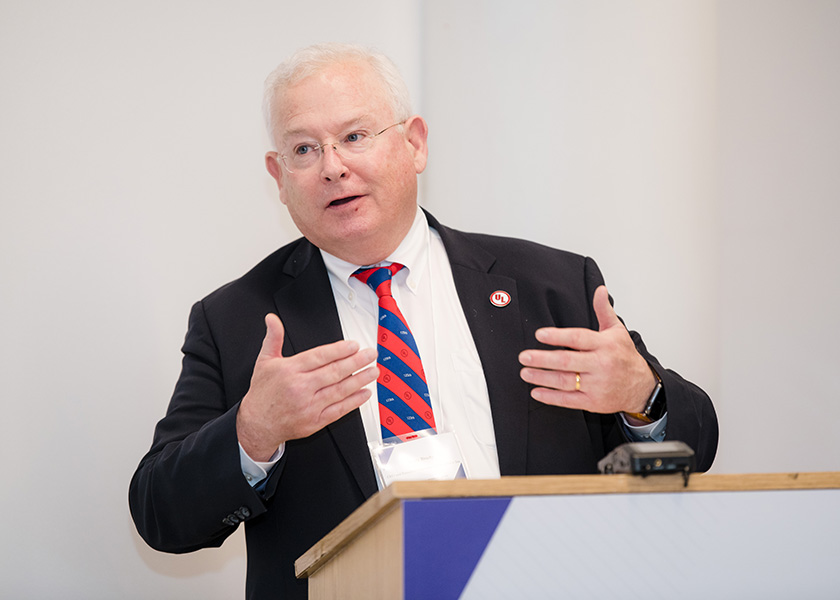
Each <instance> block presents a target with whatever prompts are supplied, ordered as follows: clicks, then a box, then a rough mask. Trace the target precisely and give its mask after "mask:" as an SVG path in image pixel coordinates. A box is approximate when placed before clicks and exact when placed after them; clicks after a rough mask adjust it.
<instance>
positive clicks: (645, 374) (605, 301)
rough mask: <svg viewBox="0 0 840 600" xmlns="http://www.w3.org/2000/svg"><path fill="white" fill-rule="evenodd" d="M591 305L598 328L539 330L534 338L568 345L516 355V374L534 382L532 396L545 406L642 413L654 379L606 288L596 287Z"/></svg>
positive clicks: (548, 342) (554, 343) (654, 381)
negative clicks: (517, 370) (519, 367)
mask: <svg viewBox="0 0 840 600" xmlns="http://www.w3.org/2000/svg"><path fill="white" fill-rule="evenodd" d="M592 304H593V307H594V309H595V315H596V317H597V318H598V327H599V328H598V331H592V330H591V329H584V328H575V327H564V328H558V327H544V328H542V329H538V330H537V332H536V338H537V340H538V341H539V342H542V343H543V344H547V345H550V346H563V347H565V348H567V349H562V350H525V351H524V352H522V353H520V355H519V362H520V363H522V365H524V368H523V369H522V371H521V377H522V379H523V380H524V381H526V382H528V383H531V384H533V385H536V386H539V387H536V388H534V389H533V390H532V391H531V396H532V397H533V398H534V399H535V400H538V401H540V402H544V403H546V404H553V405H555V406H565V407H568V408H575V409H582V410H586V411H589V412H595V413H615V412H619V411H624V412H641V411H642V410H644V406H645V403H646V401H647V399H648V398H649V397H650V394H651V393H652V392H653V388H654V387H655V385H656V378H655V377H654V376H653V373H652V372H651V370H650V368H649V367H648V364H647V361H645V359H644V358H643V357H642V355H641V354H639V353H638V352H637V351H636V347H635V346H634V345H633V340H632V339H631V338H630V334H629V333H628V331H627V329H626V328H625V327H624V325H623V324H622V323H621V321H619V319H618V316H617V315H616V314H615V311H614V310H613V307H612V305H610V302H609V296H608V294H607V288H606V287H604V286H603V285H602V286H599V287H598V289H596V290H595V296H594V298H593V300H592ZM578 378H579V379H578ZM576 387H577V388H579V389H578V390H577V391H576Z"/></svg>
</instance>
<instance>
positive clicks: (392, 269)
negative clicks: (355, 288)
mask: <svg viewBox="0 0 840 600" xmlns="http://www.w3.org/2000/svg"><path fill="white" fill-rule="evenodd" d="M402 268H403V266H402V265H401V264H399V263H391V264H390V265H389V266H387V267H369V268H364V267H363V268H361V269H359V270H358V271H356V272H355V273H353V277H355V278H356V279H358V280H359V281H361V282H362V283H366V284H367V285H368V287H370V289H372V290H373V291H374V292H376V295H377V297H379V298H382V297H383V296H390V295H391V278H392V277H393V276H394V275H396V274H397V271H399V270H400V269H402Z"/></svg>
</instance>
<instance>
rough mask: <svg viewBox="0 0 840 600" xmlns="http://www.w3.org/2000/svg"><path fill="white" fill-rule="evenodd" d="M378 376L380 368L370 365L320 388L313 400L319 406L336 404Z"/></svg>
mask: <svg viewBox="0 0 840 600" xmlns="http://www.w3.org/2000/svg"><path fill="white" fill-rule="evenodd" d="M377 377H379V369H378V368H377V367H375V366H374V367H368V368H367V369H364V370H362V371H359V372H358V373H354V374H353V375H350V376H349V377H345V378H344V379H342V380H341V381H337V382H335V383H333V384H332V385H329V386H327V387H323V388H321V389H319V390H318V391H317V392H316V393H315V396H314V398H313V402H315V403H316V405H318V406H324V407H325V406H329V405H330V404H335V403H336V402H342V401H343V400H344V399H345V398H347V397H348V396H352V395H353V394H355V393H356V392H358V391H359V390H360V389H362V388H364V387H365V386H366V385H368V384H370V383H373V382H374V381H376V379H377Z"/></svg>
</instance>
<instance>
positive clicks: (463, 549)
mask: <svg viewBox="0 0 840 600" xmlns="http://www.w3.org/2000/svg"><path fill="white" fill-rule="evenodd" d="M510 501H511V498H446V499H426V500H406V501H405V503H404V504H403V523H404V530H403V545H404V557H405V571H404V584H405V590H404V592H405V595H404V598H405V600H420V599H423V600H428V599H429V598H435V599H436V600H448V599H452V600H456V599H457V598H458V596H460V595H461V592H462V591H463V590H464V587H465V586H466V585H467V582H468V581H469V579H470V576H471V575H472V572H473V570H475V567H476V565H477V564H478V561H479V559H480V558H481V555H482V554H483V553H484V549H485V548H486V547H487V544H488V543H489V542H490V538H491V537H493V533H494V532H495V531H496V527H497V526H498V525H499V522H500V521H501V520H502V517H503V516H504V514H505V511H506V510H507V507H508V505H509V504H510Z"/></svg>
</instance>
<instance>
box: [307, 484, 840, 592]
mask: <svg viewBox="0 0 840 600" xmlns="http://www.w3.org/2000/svg"><path fill="white" fill-rule="evenodd" d="M295 569H296V573H297V575H298V577H308V578H309V597H310V598H312V599H314V600H325V599H331V598H336V599H338V598H340V599H351V598H364V599H383V600H385V599H387V600H393V599H400V598H402V599H405V600H413V599H420V598H423V599H434V600H444V599H446V598H453V599H454V598H462V599H465V600H468V599H471V598H482V599H484V600H486V599H488V598H490V599H493V598H516V599H519V598H618V597H620V598H622V599H626V598H645V599H649V598H651V597H655V598H659V597H662V598H704V599H707V598H763V599H766V598H793V597H798V598H837V597H840V473H788V474H750V475H703V474H695V475H692V476H691V477H690V479H689V481H688V485H684V482H683V478H682V476H681V475H655V476H650V477H647V478H642V477H638V476H631V475H582V476H574V475H572V476H559V477H505V478H502V479H499V480H492V481H468V480H457V481H422V482H399V483H395V484H393V485H391V486H390V487H388V488H387V489H385V490H383V491H381V492H379V493H378V494H376V495H375V496H373V497H371V498H370V499H369V500H368V501H367V502H365V504H363V505H362V506H361V507H359V509H358V510H356V511H355V512H354V513H353V514H352V515H350V516H349V517H348V518H347V519H345V520H344V521H343V522H342V523H341V524H340V525H339V526H338V527H336V528H335V529H334V530H333V531H332V532H330V533H329V534H328V535H327V536H325V537H324V538H323V539H322V540H321V541H320V542H318V543H317V544H316V545H315V546H313V547H312V548H311V549H310V550H309V551H308V552H307V553H306V554H304V555H303V556H301V557H300V558H299V559H298V560H297V561H296V563H295Z"/></svg>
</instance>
